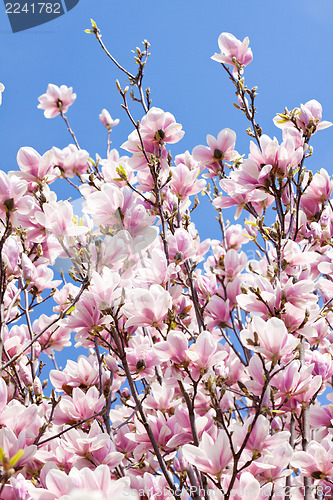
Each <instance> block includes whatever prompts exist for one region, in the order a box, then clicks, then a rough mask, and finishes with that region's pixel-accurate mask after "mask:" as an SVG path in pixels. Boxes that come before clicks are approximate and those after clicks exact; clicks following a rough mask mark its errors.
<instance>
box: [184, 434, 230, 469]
mask: <svg viewBox="0 0 333 500" xmlns="http://www.w3.org/2000/svg"><path fill="white" fill-rule="evenodd" d="M182 450H183V455H184V458H185V459H186V460H187V461H188V462H190V464H192V465H195V466H196V467H198V469H199V470H200V471H202V472H206V473H208V474H212V475H213V476H217V477H219V478H220V477H221V475H222V473H223V472H224V471H225V470H226V469H227V468H229V467H230V465H231V463H232V451H231V448H230V443H229V440H228V437H227V435H226V433H225V432H224V431H219V432H218V435H217V438H216V439H215V440H214V439H213V438H212V437H211V436H210V435H209V434H208V433H207V432H204V433H203V436H202V440H201V442H200V444H199V446H198V447H197V446H193V445H192V444H186V445H184V446H183V448H182Z"/></svg>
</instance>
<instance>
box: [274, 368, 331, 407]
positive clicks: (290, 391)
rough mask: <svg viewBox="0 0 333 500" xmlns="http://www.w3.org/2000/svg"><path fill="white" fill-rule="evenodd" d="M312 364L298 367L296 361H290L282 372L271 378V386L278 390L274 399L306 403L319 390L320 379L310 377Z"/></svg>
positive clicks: (318, 377) (316, 376)
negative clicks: (290, 399)
mask: <svg viewBox="0 0 333 500" xmlns="http://www.w3.org/2000/svg"><path fill="white" fill-rule="evenodd" d="M313 368H314V364H311V365H310V366H302V367H300V362H299V361H298V360H294V361H292V362H291V363H290V364H289V365H288V366H286V367H285V369H284V370H283V372H278V373H277V374H275V375H274V376H273V378H272V385H274V387H276V388H277V389H278V392H277V394H276V397H277V398H279V397H281V398H282V401H284V399H285V398H286V397H287V399H289V398H290V397H291V398H293V399H294V401H293V403H295V402H296V401H298V402H305V403H308V402H309V401H310V399H311V397H312V396H313V395H314V394H315V393H316V392H317V391H318V390H319V389H320V387H321V385H322V378H321V376H320V375H315V376H313V375H312V372H313Z"/></svg>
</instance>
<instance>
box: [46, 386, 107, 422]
mask: <svg viewBox="0 0 333 500" xmlns="http://www.w3.org/2000/svg"><path fill="white" fill-rule="evenodd" d="M104 404H105V398H104V396H103V395H102V396H100V395H99V392H98V390H97V389H96V387H94V386H93V387H90V389H88V391H87V392H86V393H84V392H83V391H82V390H81V389H80V388H78V387H74V389H73V392H72V396H67V395H65V396H62V397H61V400H60V403H59V404H58V406H57V407H56V409H55V412H54V420H53V422H54V423H55V424H56V425H62V424H66V423H73V422H79V421H80V420H84V419H86V418H89V417H93V416H94V415H95V414H96V413H99V412H100V411H101V410H102V408H103V406H104Z"/></svg>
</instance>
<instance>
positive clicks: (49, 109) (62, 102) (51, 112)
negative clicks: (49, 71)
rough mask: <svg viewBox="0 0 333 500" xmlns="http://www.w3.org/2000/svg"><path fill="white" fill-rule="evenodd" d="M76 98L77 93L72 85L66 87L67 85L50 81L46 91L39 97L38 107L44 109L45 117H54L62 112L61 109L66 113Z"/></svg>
mask: <svg viewBox="0 0 333 500" xmlns="http://www.w3.org/2000/svg"><path fill="white" fill-rule="evenodd" d="M75 99H76V94H74V93H73V88H72V87H66V85H61V87H58V86H57V85H54V84H53V83H50V84H49V85H48V87H47V91H46V93H45V94H43V95H41V96H40V97H38V100H39V104H38V106H37V107H38V108H39V109H44V116H45V118H54V117H55V116H57V115H59V114H60V111H62V112H63V113H66V111H67V110H68V108H69V106H71V105H72V104H73V102H74V101H75Z"/></svg>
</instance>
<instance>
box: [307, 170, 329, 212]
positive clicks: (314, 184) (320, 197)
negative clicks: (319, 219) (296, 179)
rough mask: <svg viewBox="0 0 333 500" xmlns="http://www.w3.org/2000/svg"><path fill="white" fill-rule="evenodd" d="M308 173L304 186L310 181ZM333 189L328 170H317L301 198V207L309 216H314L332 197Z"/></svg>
mask: <svg viewBox="0 0 333 500" xmlns="http://www.w3.org/2000/svg"><path fill="white" fill-rule="evenodd" d="M308 180H309V179H308V175H306V176H305V178H304V181H303V186H304V187H305V186H306V185H307V183H308ZM332 191H333V181H332V180H331V177H330V176H329V175H328V172H327V171H326V170H325V169H324V168H321V169H320V171H319V172H316V173H315V174H314V176H313V178H312V180H311V183H310V185H309V186H308V187H307V189H306V191H305V193H304V194H303V196H302V198H301V208H302V210H304V212H305V213H306V214H307V216H310V217H313V216H315V215H316V214H317V213H318V212H320V210H321V208H322V206H323V205H324V203H325V202H326V201H327V200H329V199H330V197H331V195H332Z"/></svg>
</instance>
